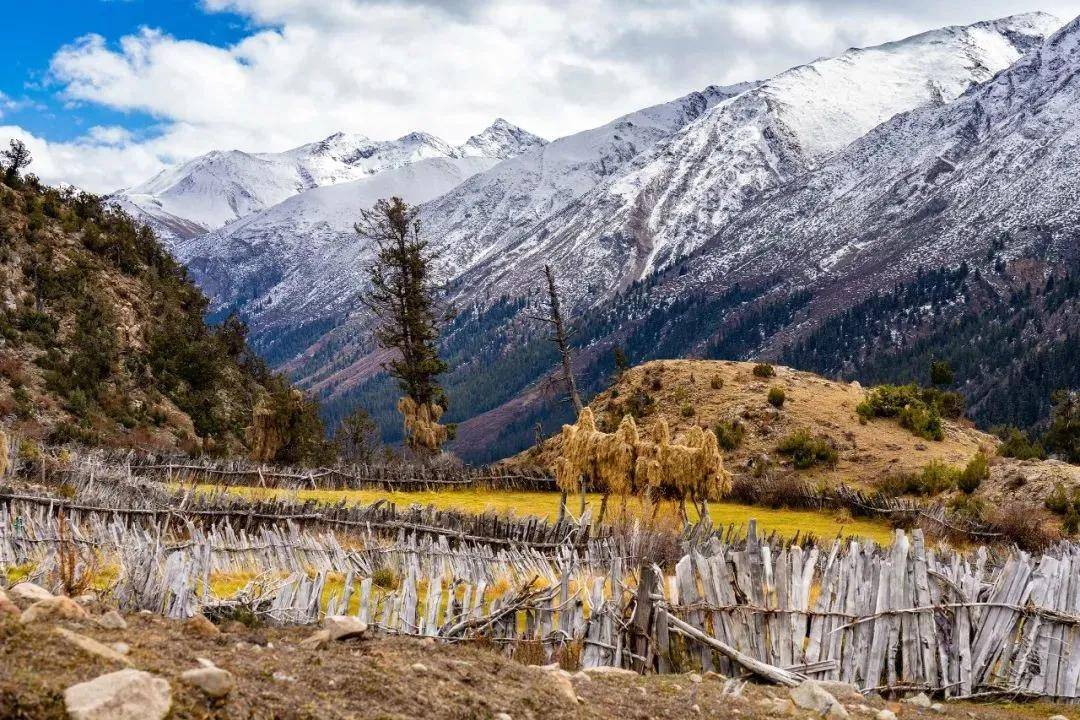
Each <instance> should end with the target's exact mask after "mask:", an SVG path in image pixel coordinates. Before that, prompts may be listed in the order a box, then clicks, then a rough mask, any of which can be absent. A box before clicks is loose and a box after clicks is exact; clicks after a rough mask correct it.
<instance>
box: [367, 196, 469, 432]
mask: <svg viewBox="0 0 1080 720" xmlns="http://www.w3.org/2000/svg"><path fill="white" fill-rule="evenodd" d="M355 228H356V232H357V233H358V234H359V235H360V236H361V237H364V238H366V239H368V240H370V241H371V242H373V243H374V244H375V247H376V248H377V251H378V252H377V255H376V258H375V261H374V262H373V263H372V264H371V266H370V267H369V268H368V277H369V280H370V281H371V289H370V290H368V292H367V293H365V294H364V296H363V298H362V300H363V303H364V305H365V306H366V307H367V308H368V309H369V310H371V311H372V312H373V313H374V314H375V316H376V318H378V326H377V327H376V329H375V340H376V341H377V342H378V344H379V346H380V347H383V348H386V349H388V350H392V351H393V353H394V356H393V358H392V359H391V360H390V361H388V362H386V363H384V364H383V367H384V368H385V369H386V371H387V373H389V375H390V376H391V377H393V378H394V379H396V380H397V382H398V386H399V387H400V388H401V391H402V392H403V393H404V394H405V397H404V398H403V400H402V402H401V403H400V404H399V408H400V409H401V411H402V413H403V414H404V415H405V425H406V431H407V435H408V438H407V439H408V442H409V446H410V447H412V448H413V449H414V450H417V451H431V452H434V451H437V450H438V446H439V445H441V444H442V442H443V440H445V438H446V433H445V429H442V428H441V426H439V425H438V424H437V422H438V419H439V417H440V416H441V415H442V413H443V411H445V409H446V405H447V403H446V393H445V392H444V391H443V388H442V387H441V386H440V385H439V383H438V376H439V375H440V374H442V373H443V372H445V371H446V367H447V366H446V363H445V362H443V360H442V359H441V358H439V354H438V349H437V347H436V342H437V340H438V337H439V329H440V326H441V324H442V323H443V322H444V321H445V320H446V319H447V317H445V316H444V315H442V314H441V313H440V312H439V308H438V304H437V301H436V296H437V294H438V287H437V284H436V283H435V280H434V277H433V265H434V262H435V260H436V259H437V255H436V254H435V253H434V252H432V251H431V250H430V249H429V247H428V243H427V241H426V240H423V239H422V238H421V236H420V221H419V219H418V218H417V209H416V208H415V207H412V206H410V205H409V204H408V203H406V202H405V201H404V200H402V199H401V198H399V197H393V198H390V199H389V200H380V201H378V202H377V203H375V206H374V207H373V208H372V209H371V210H365V211H362V213H361V218H360V222H358V223H356V226H355Z"/></svg>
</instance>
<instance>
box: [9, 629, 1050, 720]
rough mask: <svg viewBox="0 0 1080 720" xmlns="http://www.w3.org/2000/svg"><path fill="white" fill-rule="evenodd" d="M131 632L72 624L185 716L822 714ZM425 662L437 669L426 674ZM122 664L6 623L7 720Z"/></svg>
mask: <svg viewBox="0 0 1080 720" xmlns="http://www.w3.org/2000/svg"><path fill="white" fill-rule="evenodd" d="M127 622H128V627H127V628H126V629H124V630H103V629H101V628H99V627H97V626H96V625H95V624H94V623H93V622H92V621H85V622H64V623H63V626H65V627H67V628H69V629H71V630H73V631H75V632H79V633H82V634H84V635H88V636H90V637H93V638H95V639H97V640H99V641H101V642H104V643H112V642H117V641H122V642H125V643H127V644H129V645H130V647H131V652H130V654H129V655H128V658H129V659H130V661H131V662H132V664H133V665H134V666H135V667H136V668H139V669H142V670H146V671H149V672H151V673H154V674H156V675H159V676H161V677H164V678H166V679H168V680H169V682H170V684H171V686H172V692H173V710H172V713H171V715H170V717H171V718H174V719H178V718H283V719H289V718H320V719H327V718H425V719H426V720H437V719H442V718H445V719H447V720H464V719H469V718H477V719H481V718H493V717H494V716H495V715H496V714H497V713H507V714H509V715H510V716H511V717H512V718H514V719H515V720H520V719H521V718H553V719H562V718H579V719H592V718H596V719H600V718H688V717H689V718H692V717H703V718H769V717H780V716H787V717H792V716H794V717H806V718H809V717H813V715H812V714H810V713H808V712H807V711H798V712H796V713H795V714H794V715H778V714H777V711H776V710H774V708H773V698H776V699H780V700H783V699H786V698H787V697H788V695H787V691H786V690H785V689H783V688H777V687H770V686H761V685H755V684H749V685H747V686H746V687H745V689H744V690H743V692H742V693H741V695H740V696H739V697H736V698H732V697H728V696H724V695H723V692H722V691H723V687H724V682H723V680H721V679H718V678H715V677H711V676H706V677H705V678H704V680H702V681H701V682H699V683H695V682H693V681H692V679H691V677H690V676H688V675H667V676H656V675H651V676H637V677H622V676H620V677H610V676H603V677H593V678H592V679H581V678H575V679H573V680H572V683H573V687H574V690H575V692H576V695H577V697H578V701H577V702H574V701H573V700H572V699H570V698H569V697H568V696H567V695H566V694H564V693H561V692H560V691H559V689H558V686H557V681H556V680H555V679H554V678H553V676H552V675H551V674H550V673H549V672H547V671H545V670H543V669H541V668H539V667H535V666H527V665H523V664H520V663H518V662H515V661H513V660H510V659H507V658H505V657H503V656H501V655H500V654H498V653H496V652H494V651H492V650H490V649H488V648H485V647H482V646H479V645H476V644H472V645H448V644H441V643H440V644H436V643H432V642H425V641H421V640H413V639H404V638H396V639H382V640H349V641H344V642H336V643H331V644H324V645H323V646H321V647H319V648H315V649H307V648H304V647H301V646H300V645H299V642H300V641H301V640H302V639H303V638H305V637H306V636H308V635H309V634H310V633H311V632H312V629H311V628H257V629H249V628H247V627H244V626H241V625H239V624H237V623H234V624H233V625H232V626H231V627H232V628H233V629H227V630H226V631H224V632H222V633H220V634H218V635H214V636H211V637H204V636H201V635H198V634H195V633H192V632H191V631H189V630H187V629H186V628H185V625H184V624H183V623H181V622H178V621H170V620H166V619H164V618H160V617H157V616H151V615H146V614H138V615H130V616H128V617H127ZM197 658H207V659H209V660H212V661H213V662H214V663H215V664H217V665H218V666H219V667H222V668H225V669H227V670H229V671H230V672H232V673H233V674H234V675H235V676H236V680H237V682H236V689H235V690H234V691H233V692H232V693H231V694H230V695H229V696H228V697H227V698H225V699H224V700H220V701H213V700H209V699H207V698H206V697H205V696H204V695H203V694H202V693H201V691H199V690H197V689H194V688H192V687H188V686H186V685H185V684H184V683H183V682H181V680H180V678H179V676H180V673H181V672H183V671H184V670H187V669H190V668H193V667H196V666H197V663H198V661H197ZM416 663H421V664H422V665H423V666H424V667H423V668H414V667H413V665H414V664H416ZM122 667H123V666H122V665H121V664H120V663H118V662H111V661H107V660H103V659H101V658H99V657H97V656H93V655H89V654H87V653H85V652H83V651H81V650H79V649H77V648H75V647H74V646H72V645H71V644H69V643H68V642H67V641H66V640H64V639H63V638H61V637H60V636H58V635H57V634H56V633H54V632H53V626H52V624H51V623H38V624H32V625H22V624H21V623H19V621H18V619H17V618H8V619H4V620H0V718H26V719H30V718H64V717H66V712H65V709H64V702H63V691H64V689H65V688H66V687H68V686H69V685H72V684H74V683H78V682H83V681H86V680H90V679H92V678H94V677H96V676H98V675H101V674H103V673H107V672H113V671H115V670H119V669H122ZM842 700H843V699H842ZM845 704H846V706H847V707H848V710H849V711H850V712H851V714H852V717H855V718H859V717H864V718H872V717H874V716H875V714H876V712H877V710H878V709H880V708H883V707H886V706H888V707H890V708H892V709H893V710H894V711H895V712H896V713H897V715H898V716H899V717H901V718H923V717H925V718H929V717H935V718H965V719H966V718H989V719H991V720H997V719H999V718H1014V717H1030V718H1045V717H1047V716H1049V715H1052V714H1054V713H1057V712H1062V713H1063V714H1066V715H1067V716H1070V714H1069V712H1067V711H1066V709H1065V708H1061V707H1053V706H1050V705H1045V704H1037V705H1036V704H1033V705H1008V704H996V705H990V704H987V705H970V704H948V705H946V708H945V711H944V712H943V713H938V712H933V711H931V710H924V709H918V708H915V707H913V706H911V705H907V704H901V703H895V702H890V703H886V702H885V701H884V700H882V699H881V698H877V697H873V698H868V699H865V700H859V699H857V698H855V699H848V700H846V701H845ZM860 705H862V706H863V707H859V706H860Z"/></svg>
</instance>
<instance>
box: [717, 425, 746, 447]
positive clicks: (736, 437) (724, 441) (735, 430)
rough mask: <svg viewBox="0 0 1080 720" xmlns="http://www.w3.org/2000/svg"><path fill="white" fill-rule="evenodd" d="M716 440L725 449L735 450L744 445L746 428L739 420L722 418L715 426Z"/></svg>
mask: <svg viewBox="0 0 1080 720" xmlns="http://www.w3.org/2000/svg"><path fill="white" fill-rule="evenodd" d="M713 432H714V433H716V440H717V442H718V443H720V447H721V449H723V450H734V449H735V448H737V447H739V446H740V445H742V441H743V438H744V437H745V436H746V428H745V427H744V426H743V424H742V423H741V422H739V421H738V420H721V421H720V422H718V423H716V425H714V426H713Z"/></svg>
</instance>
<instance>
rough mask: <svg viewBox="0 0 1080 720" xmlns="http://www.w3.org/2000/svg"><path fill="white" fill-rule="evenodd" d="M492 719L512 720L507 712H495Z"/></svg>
mask: <svg viewBox="0 0 1080 720" xmlns="http://www.w3.org/2000/svg"><path fill="white" fill-rule="evenodd" d="M492 720H513V718H511V717H510V715H509V713H495V715H494V717H493V718H492Z"/></svg>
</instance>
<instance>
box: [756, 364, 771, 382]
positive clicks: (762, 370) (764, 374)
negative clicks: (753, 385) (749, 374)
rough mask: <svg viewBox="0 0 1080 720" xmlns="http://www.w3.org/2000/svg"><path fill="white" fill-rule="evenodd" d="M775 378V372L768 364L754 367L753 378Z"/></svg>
mask: <svg viewBox="0 0 1080 720" xmlns="http://www.w3.org/2000/svg"><path fill="white" fill-rule="evenodd" d="M775 376H776V370H775V369H774V368H773V366H772V365H770V364H769V363H758V364H757V365H755V366H754V377H759V378H771V377H775Z"/></svg>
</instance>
